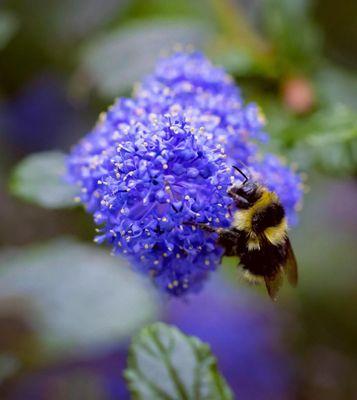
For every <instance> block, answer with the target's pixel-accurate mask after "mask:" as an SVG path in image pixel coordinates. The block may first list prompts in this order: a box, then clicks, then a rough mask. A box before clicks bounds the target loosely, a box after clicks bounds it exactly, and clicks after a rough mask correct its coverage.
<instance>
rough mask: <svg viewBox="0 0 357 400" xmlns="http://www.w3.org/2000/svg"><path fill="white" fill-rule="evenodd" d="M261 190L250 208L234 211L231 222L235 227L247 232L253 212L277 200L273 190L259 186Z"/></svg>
mask: <svg viewBox="0 0 357 400" xmlns="http://www.w3.org/2000/svg"><path fill="white" fill-rule="evenodd" d="M261 190H262V195H261V197H260V198H259V199H258V200H257V201H256V202H255V203H254V204H253V205H252V206H251V207H250V208H248V209H247V210H239V211H236V213H235V215H234V222H233V223H234V226H235V227H236V228H237V229H240V230H245V231H247V232H249V231H251V229H252V219H253V216H254V214H255V213H256V212H257V211H258V210H261V209H262V208H265V207H267V206H269V205H270V204H271V203H273V202H274V201H278V197H277V195H276V194H275V193H274V192H269V191H268V190H266V189H265V188H261Z"/></svg>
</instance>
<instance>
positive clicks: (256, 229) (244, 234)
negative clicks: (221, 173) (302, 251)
mask: <svg viewBox="0 0 357 400" xmlns="http://www.w3.org/2000/svg"><path fill="white" fill-rule="evenodd" d="M233 168H234V169H236V170H237V171H238V172H239V173H240V174H242V176H243V177H244V181H243V183H241V184H239V185H234V186H232V187H231V188H230V189H229V190H228V194H229V196H231V197H232V199H233V203H234V205H235V206H236V208H237V210H236V211H235V212H234V215H233V223H232V226H231V227H230V228H214V227H211V226H209V225H206V224H195V225H196V226H198V227H199V228H201V229H204V230H206V231H208V232H215V233H217V234H218V239H217V244H218V245H220V246H222V247H223V249H224V255H225V256H238V257H239V259H240V263H239V266H240V267H242V269H243V276H244V277H245V278H246V279H248V280H249V281H253V282H260V281H261V282H265V286H266V288H267V291H268V294H269V296H270V297H271V298H272V299H273V300H276V296H277V292H278V290H279V288H280V286H281V285H282V282H283V273H286V275H287V278H288V281H289V283H290V284H291V285H292V286H296V285H297V281H298V272H297V264H296V260H295V256H294V253H293V250H292V248H291V244H290V240H289V238H288V235H287V228H288V225H287V220H286V217H285V210H284V207H283V206H282V204H281V203H280V201H279V198H278V196H277V195H276V194H275V193H274V192H271V191H269V190H268V189H267V188H266V187H265V186H263V185H261V184H259V183H257V182H253V181H251V180H250V179H248V177H247V176H246V175H245V174H244V173H243V172H242V171H241V170H240V169H239V168H237V167H233Z"/></svg>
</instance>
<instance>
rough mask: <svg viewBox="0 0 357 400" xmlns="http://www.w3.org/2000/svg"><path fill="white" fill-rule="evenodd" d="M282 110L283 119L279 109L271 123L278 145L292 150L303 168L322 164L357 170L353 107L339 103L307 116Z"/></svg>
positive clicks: (335, 171) (349, 171)
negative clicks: (294, 114)
mask: <svg viewBox="0 0 357 400" xmlns="http://www.w3.org/2000/svg"><path fill="white" fill-rule="evenodd" d="M280 113H281V116H280V118H279V117H278V115H277V114H278V109H276V110H275V117H272V118H271V122H270V124H269V128H270V131H272V132H274V136H273V137H274V141H275V144H276V146H277V147H280V149H283V151H284V150H285V151H286V150H288V151H289V152H290V158H291V159H292V160H294V161H295V162H297V163H298V164H299V165H300V167H301V168H302V169H308V168H310V167H318V168H320V169H322V170H323V171H325V172H328V173H332V174H338V175H354V174H356V173H357V120H356V117H355V113H354V112H353V110H352V109H350V108H349V107H346V106H344V105H342V104H337V105H335V106H334V107H326V108H323V109H321V110H319V111H316V112H315V113H313V114H311V115H310V116H307V117H304V118H297V117H293V116H291V115H290V116H289V114H287V113H284V111H283V110H282V109H280ZM268 115H269V114H268ZM268 118H270V117H269V116H268Z"/></svg>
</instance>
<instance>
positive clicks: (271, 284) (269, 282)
mask: <svg viewBox="0 0 357 400" xmlns="http://www.w3.org/2000/svg"><path fill="white" fill-rule="evenodd" d="M264 280H265V286H266V288H267V291H268V294H269V296H270V298H271V299H272V300H273V301H275V300H276V298H277V294H278V291H279V289H280V287H281V285H282V284H283V274H282V271H281V270H279V271H278V272H277V273H276V274H275V275H274V276H271V277H269V276H265V277H264Z"/></svg>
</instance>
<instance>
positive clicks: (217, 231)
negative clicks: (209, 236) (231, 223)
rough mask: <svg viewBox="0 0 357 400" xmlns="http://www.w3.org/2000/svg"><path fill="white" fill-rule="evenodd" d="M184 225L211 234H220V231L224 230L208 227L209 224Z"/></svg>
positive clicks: (193, 223)
mask: <svg viewBox="0 0 357 400" xmlns="http://www.w3.org/2000/svg"><path fill="white" fill-rule="evenodd" d="M184 224H185V225H190V226H194V227H196V228H199V229H202V230H203V231H206V232H211V233H218V234H219V233H220V231H221V230H222V228H215V227H214V226H210V225H207V224H202V223H199V222H190V221H187V222H185V223H184Z"/></svg>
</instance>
